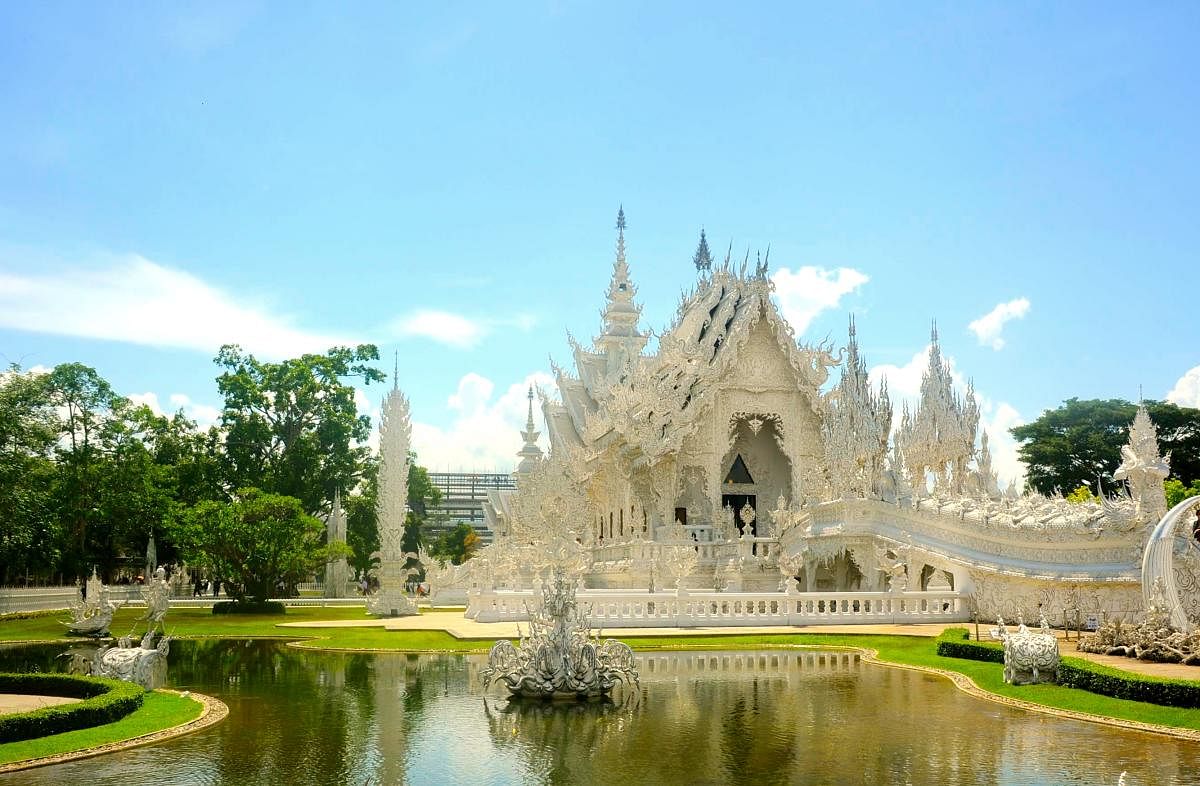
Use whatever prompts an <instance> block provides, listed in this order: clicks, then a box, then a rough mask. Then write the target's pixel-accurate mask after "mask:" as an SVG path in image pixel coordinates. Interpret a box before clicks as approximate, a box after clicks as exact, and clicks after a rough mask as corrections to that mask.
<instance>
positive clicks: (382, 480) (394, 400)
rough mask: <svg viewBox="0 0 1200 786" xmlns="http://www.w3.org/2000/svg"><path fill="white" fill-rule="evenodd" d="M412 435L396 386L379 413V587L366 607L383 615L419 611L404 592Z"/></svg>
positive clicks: (413, 600)
mask: <svg viewBox="0 0 1200 786" xmlns="http://www.w3.org/2000/svg"><path fill="white" fill-rule="evenodd" d="M411 437H412V426H411V425H409V409H408V399H407V398H405V397H404V394H403V393H401V392H400V389H399V387H395V386H393V387H392V389H391V391H389V392H388V394H387V398H385V399H384V401H383V408H382V411H381V413H380V417H379V497H378V499H377V500H376V503H375V517H376V521H377V522H378V525H379V591H378V592H376V593H375V594H374V595H372V596H371V597H370V598H368V600H367V610H368V611H370V612H371V613H372V614H379V615H382V616H391V617H396V616H406V615H412V614H416V613H417V602H416V600H415V599H414V598H412V597H410V596H409V595H408V594H407V593H406V592H405V585H406V584H407V582H408V579H409V576H410V575H411V571H410V569H409V568H408V563H409V558H410V556H412V557H415V555H410V554H406V553H405V551H404V520H405V518H406V516H407V514H408V447H409V442H410V439H411Z"/></svg>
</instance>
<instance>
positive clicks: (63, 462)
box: [46, 363, 120, 576]
mask: <svg viewBox="0 0 1200 786" xmlns="http://www.w3.org/2000/svg"><path fill="white" fill-rule="evenodd" d="M46 384H47V390H48V392H49V399H50V404H51V405H52V406H53V407H55V409H56V410H57V411H58V412H59V413H60V418H61V434H60V440H59V449H58V472H57V473H56V476H57V483H56V488H55V496H56V504H57V507H58V513H59V517H60V520H61V522H62V526H63V529H64V532H63V535H64V540H63V542H62V550H63V556H62V568H63V572H64V573H65V574H66V575H67V576H83V575H85V574H86V573H87V572H88V569H89V565H88V563H89V562H90V561H91V559H92V558H93V557H94V556H95V555H94V554H93V553H92V550H91V546H92V545H94V544H95V542H96V541H97V540H102V539H104V533H103V532H102V531H101V532H99V533H97V532H96V530H97V529H99V528H100V527H101V526H102V524H103V522H102V516H103V513H102V511H101V509H100V507H99V505H98V504H97V501H98V499H99V496H100V482H101V462H102V459H103V444H102V437H103V435H102V433H101V432H102V429H103V427H104V425H105V423H106V421H107V420H108V419H109V417H110V415H111V412H112V408H113V407H114V406H115V405H117V402H118V400H119V399H120V397H119V396H117V394H116V393H114V392H113V389H112V386H110V385H109V384H108V382H107V381H105V380H104V379H103V378H102V377H101V376H100V375H99V374H97V373H96V370H95V369H93V368H90V367H88V366H85V365H83V364H82V363H63V364H60V365H58V366H56V367H55V368H54V370H53V371H51V372H50V374H49V377H48V379H47V380H46ZM108 567H110V566H109V565H105V566H104V568H105V569H106V570H107V569H108Z"/></svg>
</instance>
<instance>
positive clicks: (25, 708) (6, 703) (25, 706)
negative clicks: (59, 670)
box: [0, 693, 83, 715]
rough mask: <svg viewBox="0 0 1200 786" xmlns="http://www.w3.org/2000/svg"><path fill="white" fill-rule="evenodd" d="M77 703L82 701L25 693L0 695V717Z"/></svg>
mask: <svg viewBox="0 0 1200 786" xmlns="http://www.w3.org/2000/svg"><path fill="white" fill-rule="evenodd" d="M77 701H83V699H72V698H68V697H66V696H31V695H29V694H27V693H0V715H11V714H13V713H17V712H32V711H33V710H40V709H42V708H43V707H54V706H57V705H59V704H73V703H75V702H77Z"/></svg>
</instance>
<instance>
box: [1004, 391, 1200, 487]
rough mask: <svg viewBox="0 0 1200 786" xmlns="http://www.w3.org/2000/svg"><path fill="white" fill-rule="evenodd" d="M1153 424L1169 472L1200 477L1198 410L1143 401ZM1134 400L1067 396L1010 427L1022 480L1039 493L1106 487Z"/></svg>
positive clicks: (1186, 478)
mask: <svg viewBox="0 0 1200 786" xmlns="http://www.w3.org/2000/svg"><path fill="white" fill-rule="evenodd" d="M1145 403H1146V409H1147V411H1148V412H1149V414H1150V419H1151V421H1153V422H1154V424H1155V426H1157V428H1158V438H1159V450H1160V452H1161V453H1163V454H1166V453H1168V452H1169V453H1170V454H1171V475H1172V476H1173V477H1176V478H1178V479H1180V480H1182V481H1183V482H1184V483H1190V482H1191V481H1192V480H1194V479H1196V478H1198V477H1200V410H1197V409H1190V408H1187V407H1179V406H1176V405H1175V404H1170V403H1164V402H1157V401H1147V402H1145ZM1136 413H1137V405H1136V404H1133V403H1132V402H1129V401H1124V400H1122V399H1108V400H1099V399H1092V400H1081V399H1077V398H1072V399H1068V400H1067V401H1065V402H1063V404H1062V406H1060V407H1058V408H1057V409H1052V410H1046V411H1045V412H1043V413H1042V415H1041V417H1039V418H1038V419H1037V420H1035V421H1033V422H1032V423H1027V424H1025V425H1023V426H1017V427H1016V428H1014V429H1012V435H1013V436H1014V437H1016V439H1017V440H1018V442H1020V443H1021V444H1020V447H1019V449H1018V454H1017V455H1018V456H1019V457H1020V459H1021V461H1023V462H1024V463H1025V467H1026V476H1025V479H1026V483H1028V484H1029V485H1030V486H1032V487H1033V488H1035V489H1037V490H1038V491H1040V492H1042V493H1043V494H1052V493H1054V492H1055V490H1062V491H1066V490H1067V489H1075V488H1078V487H1080V486H1085V485H1091V484H1094V483H1095V482H1096V480H1097V478H1099V479H1100V483H1101V485H1102V487H1103V488H1105V489H1109V490H1111V489H1112V488H1113V487H1114V486H1115V485H1116V481H1114V480H1113V477H1112V473H1113V472H1114V471H1115V470H1116V469H1117V467H1118V466H1120V463H1121V446H1122V445H1124V444H1125V443H1126V441H1127V440H1128V438H1129V425H1130V424H1131V423H1132V422H1133V417H1134V415H1135V414H1136Z"/></svg>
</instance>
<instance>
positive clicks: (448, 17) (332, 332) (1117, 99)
mask: <svg viewBox="0 0 1200 786" xmlns="http://www.w3.org/2000/svg"><path fill="white" fill-rule="evenodd" d="M736 5H737V4H728V3H725V4H695V3H688V4H668V3H657V4H646V5H644V6H643V5H638V4H623V3H613V2H607V3H572V2H559V3H545V4H534V3H530V4H501V3H496V4H490V5H465V4H451V3H446V4H423V5H417V4H409V5H401V4H380V5H369V4H365V3H362V4H355V5H354V6H353V13H352V14H351V13H341V11H343V10H344V9H339V8H337V7H336V6H335V5H334V4H313V5H311V6H302V5H300V4H290V3H289V4H250V3H233V4H224V3H213V2H208V3H195V4H180V3H172V4H165V3H163V4H145V5H142V6H140V7H139V6H135V5H123V6H120V7H113V6H109V7H106V8H94V7H89V6H85V5H80V4H77V3H64V4H52V3H47V4H38V5H37V6H36V7H35V6H28V5H25V6H22V5H19V4H7V5H3V6H0V117H2V118H3V122H0V352H2V353H3V355H4V357H3V358H2V359H3V360H7V361H15V362H20V363H21V364H22V365H24V366H25V367H27V368H28V367H34V366H53V365H54V364H56V363H60V362H64V361H81V362H84V363H87V364H89V365H92V366H94V367H96V368H97V369H98V370H99V371H100V372H101V373H102V374H103V375H104V376H106V377H107V378H108V379H110V380H111V381H112V382H113V383H114V385H115V386H116V388H117V389H118V390H119V391H121V392H123V393H126V394H131V395H137V396H140V397H142V398H143V400H152V401H155V402H156V403H157V404H158V405H159V406H160V407H161V408H163V409H166V410H173V409H175V408H176V407H177V406H183V407H184V408H185V409H186V410H188V411H191V412H192V413H193V414H195V415H196V416H197V417H199V418H200V419H201V420H203V419H204V418H205V417H211V416H212V414H213V409H212V408H213V407H216V406H218V405H219V403H220V402H219V399H218V396H217V394H216V389H215V384H214V383H213V376H214V374H215V368H214V366H213V365H212V362H211V359H212V357H213V355H215V354H216V350H217V348H218V346H219V345H220V344H221V343H223V342H225V341H238V342H240V343H242V344H243V345H244V346H245V347H246V348H248V349H249V350H251V351H253V352H255V353H256V354H259V355H261V356H264V357H285V356H289V355H294V354H296V353H298V352H302V351H321V350H323V349H325V348H327V347H328V346H329V345H330V344H331V343H335V342H353V341H372V342H375V343H377V344H379V345H380V348H381V350H382V351H383V352H384V353H385V355H386V356H387V358H386V359H385V361H384V363H383V365H384V366H385V367H387V368H388V369H389V370H390V367H391V357H390V356H391V354H392V352H393V351H399V353H400V362H401V380H400V381H401V385H402V387H403V388H404V389H405V390H406V391H407V392H408V393H409V395H410V398H411V399H412V402H413V409H414V420H415V421H416V422H417V447H418V449H419V450H420V451H421V453H422V457H423V458H424V459H425V460H427V461H428V463H430V464H433V465H434V466H438V467H442V468H450V467H458V466H464V467H467V468H469V467H471V466H473V467H476V468H479V469H491V468H501V469H507V468H509V467H511V465H512V463H513V462H514V460H515V457H514V456H512V454H513V453H514V452H515V450H516V449H517V448H518V447H519V438H518V437H517V435H516V434H515V431H512V430H511V429H513V428H514V427H515V426H516V425H518V424H519V423H520V422H521V421H523V420H524V400H523V398H522V390H523V386H524V384H526V383H527V382H528V381H529V380H531V379H536V380H544V379H545V376H544V375H545V374H546V372H548V371H549V361H548V357H549V356H550V355H553V356H554V357H555V358H556V359H557V360H558V361H559V362H566V361H568V360H569V352H568V349H567V344H566V339H565V331H566V330H568V329H569V330H570V331H571V332H572V333H573V334H574V335H576V336H577V337H580V338H583V339H586V338H588V337H591V336H592V335H594V334H595V333H596V332H597V329H598V327H599V316H598V310H599V308H600V307H601V305H602V292H603V290H604V288H605V286H606V284H607V281H608V277H609V274H610V270H611V262H612V249H613V240H614V236H613V230H612V227H613V220H614V215H615V213H616V208H617V205H618V204H622V203H623V204H624V206H625V208H626V212H627V214H628V220H629V231H628V243H629V259H630V264H631V268H632V273H633V276H634V280H635V281H636V282H637V284H638V285H639V287H640V293H639V299H640V300H641V302H642V303H644V305H645V311H644V325H645V326H646V327H651V328H656V329H657V328H661V327H663V326H664V325H665V324H666V323H667V322H668V321H669V319H670V316H671V314H672V311H673V309H674V307H675V304H676V302H677V300H678V294H679V291H680V289H681V288H682V287H684V286H688V285H690V283H691V282H692V281H693V280H694V276H695V271H694V269H693V268H692V266H691V255H692V252H693V251H694V249H695V245H696V239H697V235H698V232H699V230H700V228H701V227H702V226H703V227H705V228H706V230H707V232H708V236H709V238H710V240H711V242H712V244H713V246H714V247H715V248H718V249H720V250H721V251H722V255H723V251H724V249H725V248H727V246H728V244H729V243H730V242H732V244H733V248H734V250H735V253H736V254H738V255H741V254H743V253H745V251H746V249H747V248H749V249H751V251H753V250H756V249H760V248H761V249H763V250H765V249H766V248H767V246H768V245H769V246H770V248H771V262H772V268H773V270H774V271H775V273H776V275H777V276H779V277H780V278H778V279H777V284H779V286H780V297H781V301H782V302H783V305H784V308H785V310H786V311H788V312H789V313H790V314H792V315H793V317H794V318H795V320H796V321H797V323H803V322H806V321H807V322H809V324H808V325H807V327H806V329H805V331H804V336H803V337H804V339H805V340H810V341H811V340H819V339H821V338H823V337H824V336H826V335H830V336H832V337H833V338H835V339H838V340H839V341H842V340H844V336H845V323H846V318H847V314H848V313H851V312H852V313H854V314H856V315H857V321H858V325H859V334H860V338H861V341H862V344H863V348H864V351H865V352H866V354H867V357H868V361H869V362H870V363H871V364H873V365H875V366H878V367H879V368H878V369H877V370H876V376H877V377H878V376H879V375H881V374H884V373H886V374H887V375H888V376H889V379H890V380H891V383H892V387H893V389H894V390H896V391H897V392H898V394H904V393H905V392H906V391H907V389H908V387H911V385H912V384H913V380H914V379H916V380H919V374H918V373H917V372H918V371H919V367H920V365H921V363H920V358H919V357H917V356H918V355H919V354H920V353H921V352H923V351H924V348H925V346H926V344H927V342H928V330H929V320H930V319H931V318H933V317H936V318H937V320H938V324H939V327H940V333H941V336H942V344H943V349H944V351H945V352H946V353H947V354H948V355H949V356H951V357H952V358H953V359H954V363H955V367H956V369H958V370H959V371H960V372H961V373H962V374H964V375H966V376H970V377H973V378H974V380H975V383H976V387H977V388H978V389H979V391H980V392H981V394H982V396H983V397H984V399H985V410H986V413H987V414H986V415H985V423H986V425H988V426H989V428H990V429H991V430H992V431H1003V430H1004V429H1006V428H1007V427H1008V426H1010V425H1013V424H1015V423H1018V422H1021V421H1022V420H1029V419H1032V418H1034V417H1036V416H1037V415H1038V413H1040V412H1041V411H1042V410H1043V409H1045V408H1048V407H1053V406H1055V405H1057V404H1058V403H1059V402H1061V401H1062V400H1063V399H1065V398H1067V397H1070V396H1080V397H1125V398H1136V396H1137V393H1138V387H1139V385H1140V386H1142V388H1143V389H1144V391H1145V394H1146V396H1147V397H1154V398H1162V397H1164V396H1167V395H1168V393H1170V394H1171V395H1172V396H1173V398H1175V399H1176V400H1178V401H1180V402H1181V403H1187V404H1191V405H1193V406H1195V405H1200V351H1197V344H1198V342H1197V338H1198V337H1200V323H1198V321H1197V316H1196V315H1197V313H1198V311H1200V309H1198V308H1197V307H1196V306H1195V305H1194V302H1195V298H1196V295H1195V294H1189V293H1195V292H1200V289H1198V288H1197V285H1198V284H1200V266H1198V265H1197V248H1198V247H1200V243H1198V241H1200V221H1198V220H1197V218H1196V216H1197V215H1198V214H1200V210H1198V207H1200V205H1198V201H1200V200H1198V199H1197V197H1198V194H1200V155H1197V140H1200V108H1198V107H1200V100H1198V99H1200V82H1198V80H1197V79H1196V74H1197V73H1200V55H1198V54H1197V47H1196V46H1195V33H1196V31H1197V30H1198V29H1200V6H1197V5H1196V4H1194V3H1193V4H1187V3H1180V4H1168V3H1162V4H1154V5H1150V6H1143V7H1139V8H1136V9H1134V8H1131V7H1129V6H1127V5H1126V6H1125V7H1122V6H1120V5H1115V4H1112V5H1110V4H1088V5H1087V6H1086V7H1085V6H1084V5H1080V4H1058V5H1055V6H1052V7H1044V6H1041V5H1024V4H1016V3H1005V4H989V5H982V4H970V3H949V4H945V5H939V4H932V3H928V4H925V3H923V4H915V5H914V4H907V3H905V4H901V3H895V4H885V5H853V4H838V5H837V8H836V10H831V9H830V8H828V7H810V6H802V5H799V4H780V5H777V6H770V5H761V6H758V7H756V8H753V9H750V10H747V9H743V8H736V7H734V6H736ZM998 308H999V309H1000V311H999V312H997V314H996V315H994V316H993V317H992V318H991V319H990V320H984V321H983V322H982V323H979V322H977V320H981V319H982V318H984V317H985V316H986V315H988V314H991V313H993V312H994V311H995V310H996V309H998ZM1004 315H1008V317H1009V318H1008V319H1007V320H1003V319H1001V318H1000V317H1002V316H1004ZM973 322H976V329H975V330H972V329H971V328H970V327H969V326H970V325H971V324H972V323H973ZM997 326H999V328H998V329H997ZM914 358H915V360H914ZM381 395H382V390H381V389H375V390H368V391H366V392H365V397H364V406H365V407H366V408H367V409H371V408H373V407H376V406H377V404H378V400H379V398H380V396H381ZM1001 436H1002V435H1001V434H998V433H993V434H992V437H993V440H994V441H997V440H998V441H999V442H1001V443H1002V444H1001V445H1000V450H1001V451H1005V450H1008V451H1010V453H1009V458H1008V459H1006V461H1007V462H1008V463H1007V464H1006V465H1004V466H1003V467H1002V469H1003V470H1004V473H1007V474H1008V475H1009V476H1011V475H1012V474H1013V473H1014V472H1015V465H1013V464H1012V461H1011V446H1006V445H1004V444H1003V440H1002V439H998V438H1000V437H1001ZM1004 473H1002V474H1004Z"/></svg>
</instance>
